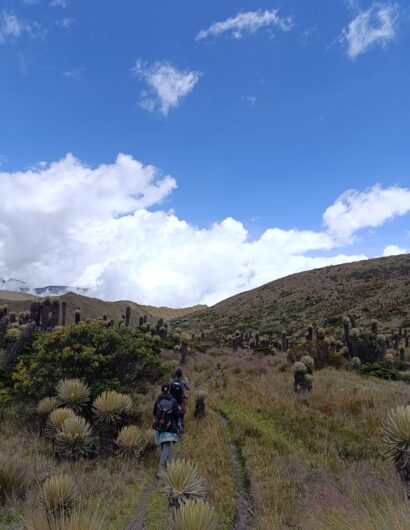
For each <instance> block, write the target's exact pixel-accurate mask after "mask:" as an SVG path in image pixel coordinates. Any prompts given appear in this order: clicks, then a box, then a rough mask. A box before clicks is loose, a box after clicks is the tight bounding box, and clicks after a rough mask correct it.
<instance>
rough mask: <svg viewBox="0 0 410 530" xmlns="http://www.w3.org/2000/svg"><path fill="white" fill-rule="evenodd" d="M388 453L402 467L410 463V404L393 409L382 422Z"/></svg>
mask: <svg viewBox="0 0 410 530" xmlns="http://www.w3.org/2000/svg"><path fill="white" fill-rule="evenodd" d="M382 434H383V442H384V443H385V444H386V445H387V446H388V449H387V452H386V454H387V455H388V456H389V457H391V458H392V459H393V460H394V462H395V463H396V465H397V466H398V467H399V468H400V469H402V468H404V467H406V466H408V465H409V463H410V406H409V405H407V406H402V405H400V406H398V407H397V408H395V409H393V410H391V411H390V412H389V414H388V415H387V418H386V420H385V421H384V423H383V424H382Z"/></svg>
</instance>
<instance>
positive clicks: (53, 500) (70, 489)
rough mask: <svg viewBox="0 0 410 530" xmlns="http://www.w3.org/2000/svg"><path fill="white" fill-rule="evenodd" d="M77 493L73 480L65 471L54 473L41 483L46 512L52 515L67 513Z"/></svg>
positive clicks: (75, 502)
mask: <svg viewBox="0 0 410 530" xmlns="http://www.w3.org/2000/svg"><path fill="white" fill-rule="evenodd" d="M78 501H79V495H78V491H77V487H76V485H75V482H74V480H73V479H72V478H71V477H70V476H69V475H66V474H65V473H60V474H58V475H54V476H53V477H50V478H49V479H47V480H46V481H45V483H44V485H43V502H44V505H45V508H46V510H47V512H48V513H49V514H50V515H52V516H62V515H63V514H69V513H70V512H71V511H72V510H73V508H74V507H75V505H76V504H77V502H78Z"/></svg>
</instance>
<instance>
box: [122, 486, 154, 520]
mask: <svg viewBox="0 0 410 530" xmlns="http://www.w3.org/2000/svg"><path fill="white" fill-rule="evenodd" d="M157 489H158V481H157V480H156V479H154V480H153V481H151V482H147V483H146V484H145V486H144V487H143V489H142V492H141V497H140V500H139V502H138V505H137V508H136V510H135V519H134V520H133V521H131V522H129V523H128V524H127V526H126V530H147V527H146V525H145V521H146V519H147V515H148V511H149V507H150V497H151V495H152V494H153V493H154V492H155V491H156V490H157Z"/></svg>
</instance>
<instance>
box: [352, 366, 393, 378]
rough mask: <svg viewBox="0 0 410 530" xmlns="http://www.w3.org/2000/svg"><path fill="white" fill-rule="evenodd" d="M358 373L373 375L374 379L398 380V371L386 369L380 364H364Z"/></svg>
mask: <svg viewBox="0 0 410 530" xmlns="http://www.w3.org/2000/svg"><path fill="white" fill-rule="evenodd" d="M358 373H359V374H360V375H372V376H374V377H379V378H380V379H388V380H393V381H396V380H397V379H398V372H397V370H392V369H389V368H385V367H384V366H383V365H381V364H380V363H369V364H362V366H361V367H360V368H359V369H358Z"/></svg>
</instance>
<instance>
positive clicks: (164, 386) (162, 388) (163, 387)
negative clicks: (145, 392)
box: [161, 383, 169, 394]
mask: <svg viewBox="0 0 410 530" xmlns="http://www.w3.org/2000/svg"><path fill="white" fill-rule="evenodd" d="M161 392H163V393H164V394H166V393H167V392H169V384H168V383H165V385H162V387H161Z"/></svg>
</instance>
